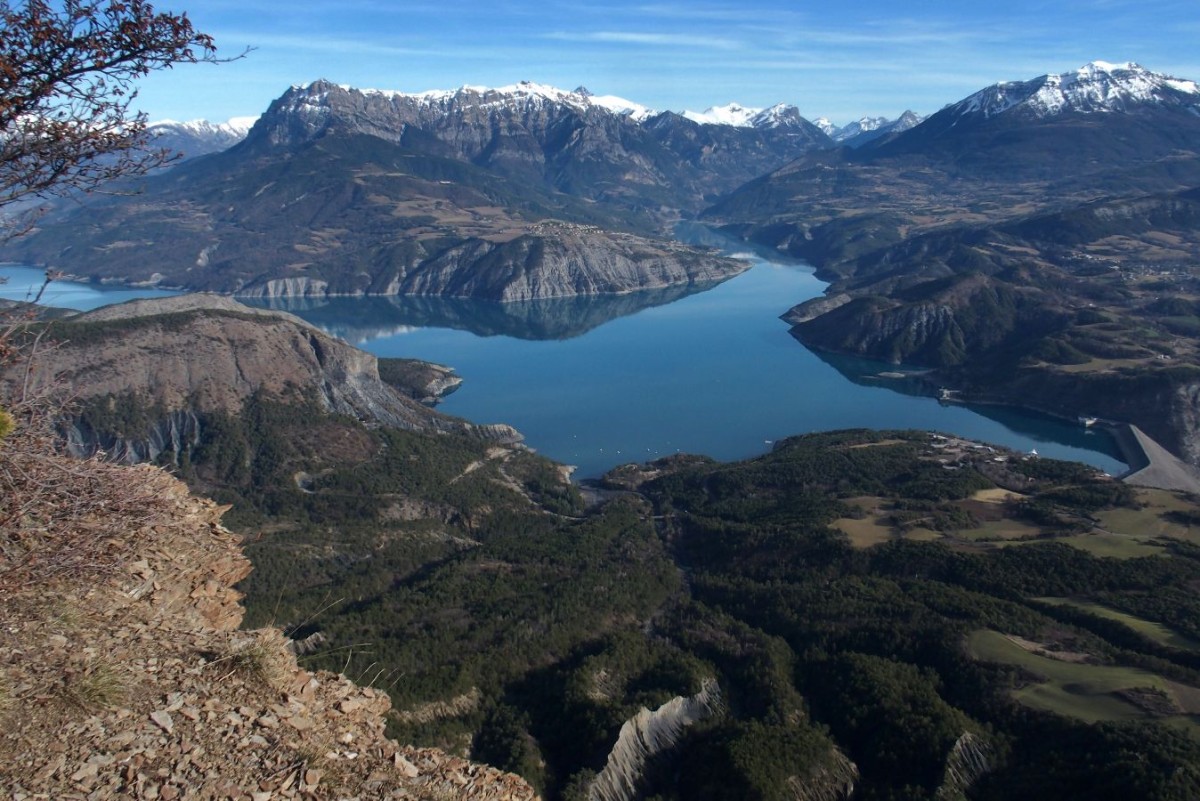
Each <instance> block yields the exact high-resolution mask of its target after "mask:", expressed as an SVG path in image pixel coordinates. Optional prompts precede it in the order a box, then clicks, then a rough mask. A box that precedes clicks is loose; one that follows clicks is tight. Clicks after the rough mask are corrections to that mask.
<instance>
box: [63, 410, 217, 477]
mask: <svg viewBox="0 0 1200 801" xmlns="http://www.w3.org/2000/svg"><path fill="white" fill-rule="evenodd" d="M62 429H63V433H64V434H65V436H66V448H67V452H68V453H70V454H71V455H72V456H75V457H78V458H85V457H88V456H91V455H93V454H95V453H104V454H105V456H106V457H107V458H108V459H109V460H111V461H114V462H117V463H119V464H141V463H143V462H151V463H158V462H159V457H162V456H163V455H164V454H166V455H168V458H169V459H170V460H171V462H172V463H175V462H176V461H177V458H178V455H179V454H180V453H182V452H183V451H184V449H185V448H194V447H196V446H197V445H199V444H200V436H201V423H200V417H199V416H198V415H197V414H196V413H195V412H194V411H191V410H190V409H179V410H177V411H173V412H168V413H167V414H166V415H165V416H164V417H162V418H160V419H158V420H155V421H154V422H152V423H150V425H149V426H148V427H146V428H145V429H143V430H142V431H140V432H138V436H136V437H135V436H124V437H122V436H118V435H117V434H116V433H115V432H113V431H97V430H95V429H94V428H93V427H92V426H90V425H88V424H87V422H85V421H84V420H81V419H75V420H72V421H69V422H67V423H65V424H64V425H63V426H62Z"/></svg>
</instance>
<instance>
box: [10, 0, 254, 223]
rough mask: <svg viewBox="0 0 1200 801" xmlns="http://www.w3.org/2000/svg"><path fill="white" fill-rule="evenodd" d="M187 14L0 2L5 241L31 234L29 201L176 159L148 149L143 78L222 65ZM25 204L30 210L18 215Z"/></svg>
mask: <svg viewBox="0 0 1200 801" xmlns="http://www.w3.org/2000/svg"><path fill="white" fill-rule="evenodd" d="M244 55H245V52H243V53H240V54H238V55H237V56H234V57H233V58H232V59H229V58H218V57H217V51H216V46H215V45H214V44H213V41H212V38H211V37H210V36H208V35H207V34H204V33H200V32H198V31H196V30H195V28H194V27H193V26H192V23H191V20H189V19H188V17H187V15H186V14H174V13H170V12H159V11H156V10H155V9H154V7H153V6H152V5H151V4H150V3H148V2H146V1H145V0H55V2H48V1H47V0H25V1H24V2H21V3H17V4H13V3H11V2H9V0H0V210H4V211H7V212H9V213H10V215H11V214H12V212H13V211H14V209H15V210H16V211H17V214H16V216H15V218H14V219H12V220H10V223H9V225H8V226H7V228H6V229H0V238H11V237H12V236H15V235H18V234H19V233H22V232H23V231H24V230H27V229H28V227H29V225H30V224H31V220H30V219H28V218H23V217H22V215H28V214H30V213H33V214H36V210H34V209H30V208H28V201H29V200H32V199H45V198H50V197H54V196H61V195H65V194H69V193H72V192H78V191H84V192H88V191H91V190H93V189H95V188H96V187H98V186H100V185H101V184H103V183H106V182H108V181H112V180H113V179H115V178H120V177H123V176H129V175H138V174H141V173H144V172H146V171H148V170H151V169H154V168H155V167H158V166H161V165H163V164H166V163H168V162H170V161H172V160H173V159H174V158H175V157H176V156H175V154H172V153H171V152H170V151H168V150H165V149H162V148H154V147H152V146H151V145H150V142H149V139H150V137H149V134H148V132H147V128H146V125H147V120H146V116H145V114H144V113H139V112H134V110H133V107H132V104H133V101H134V99H135V98H136V97H137V89H136V82H137V80H138V79H140V78H143V77H145V76H146V75H149V74H150V73H151V72H154V71H156V70H160V69H169V68H171V67H172V66H174V65H175V64H184V63H191V64H195V63H202V62H206V63H219V62H223V61H230V60H234V59H237V58H241V57H242V56H244ZM21 201H26V203H25V204H24V205H25V206H26V208H24V209H21V208H20V207H21V205H22V203H21Z"/></svg>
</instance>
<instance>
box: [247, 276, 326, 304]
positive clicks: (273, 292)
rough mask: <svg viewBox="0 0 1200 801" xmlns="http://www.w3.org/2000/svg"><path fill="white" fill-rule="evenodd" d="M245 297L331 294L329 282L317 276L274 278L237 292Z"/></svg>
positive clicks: (293, 296)
mask: <svg viewBox="0 0 1200 801" xmlns="http://www.w3.org/2000/svg"><path fill="white" fill-rule="evenodd" d="M234 294H236V295H237V296H238V297H243V298H266V299H268V300H273V299H276V298H312V297H317V298H322V297H325V296H327V295H328V294H329V282H328V281H321V280H320V279H316V278H272V279H271V280H269V281H264V282H263V283H261V284H259V285H258V286H254V287H250V288H248V289H243V290H240V291H238V292H236V293H234Z"/></svg>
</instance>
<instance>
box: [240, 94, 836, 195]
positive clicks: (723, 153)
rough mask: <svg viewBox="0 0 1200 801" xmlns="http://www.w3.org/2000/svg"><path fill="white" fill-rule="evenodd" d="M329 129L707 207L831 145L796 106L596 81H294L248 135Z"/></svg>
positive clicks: (594, 188)
mask: <svg viewBox="0 0 1200 801" xmlns="http://www.w3.org/2000/svg"><path fill="white" fill-rule="evenodd" d="M330 132H343V133H344V132H354V133H364V134H368V135H370V136H375V137H378V138H381V139H385V140H387V141H391V142H394V143H396V144H402V145H405V146H407V147H412V148H414V149H420V150H427V151H428V152H431V153H435V154H437V155H442V156H448V157H453V158H458V159H462V160H465V161H469V162H470V163H472V164H476V165H478V166H481V167H485V168H488V169H492V170H495V171H497V172H499V173H501V174H504V175H506V176H509V177H514V178H518V179H521V180H524V181H528V182H530V183H535V184H543V185H548V186H550V187H553V188H554V189H557V190H560V191H564V192H568V193H570V194H573V195H579V196H583V197H588V198H592V199H596V200H607V201H613V202H618V203H621V204H625V205H631V206H635V207H638V208H641V209H644V210H648V211H653V210H655V209H656V208H657V207H659V206H661V205H666V206H668V207H669V208H674V209H693V210H694V209H697V208H699V206H700V204H701V203H702V201H703V199H704V198H705V197H711V196H714V195H716V194H720V193H722V192H725V191H729V190H730V189H733V188H735V187H736V186H739V185H740V184H742V183H745V182H746V181H748V180H750V179H751V178H753V177H755V176H757V175H760V174H762V173H763V172H766V171H767V170H769V169H772V168H774V167H777V166H779V165H781V164H783V163H786V162H787V161H789V160H791V159H792V158H795V157H796V156H798V155H800V154H801V153H803V152H805V151H806V150H810V149H813V148H819V147H825V146H828V145H829V140H828V139H827V137H826V136H825V135H824V134H823V133H822V132H821V131H819V130H818V129H817V128H816V127H815V126H813V125H812V124H811V123H809V122H808V121H807V120H805V119H803V118H802V117H801V116H800V114H799V112H798V110H796V109H795V107H791V106H775V107H772V108H770V109H765V110H760V109H743V108H741V107H729V108H725V109H721V110H717V109H710V110H709V111H708V112H706V113H704V114H699V115H697V114H690V115H683V114H675V113H672V112H662V113H657V114H656V113H653V112H651V111H649V110H647V109H644V108H642V107H639V106H636V104H631V103H629V102H628V101H622V100H620V99H618V98H602V99H598V98H595V97H594V96H593V95H591V93H589V92H588V91H587V90H586V89H578V90H575V91H574V92H565V91H563V90H560V89H555V88H553V87H547V86H542V85H539V84H534V83H529V82H524V83H521V84H517V85H515V86H509V87H503V88H500V89H484V88H476V87H463V88H461V89H458V90H453V91H446V92H425V93H421V94H404V93H400V92H386V91H371V90H366V91H363V90H358V89H353V88H347V87H341V86H337V85H334V84H332V83H329V82H328V81H317V82H315V83H312V84H309V85H308V86H302V87H292V88H291V89H290V90H288V92H286V93H285V94H284V95H283V96H282V97H280V98H279V99H278V100H276V101H275V102H274V103H272V104H271V107H270V108H269V109H268V110H267V112H266V113H265V114H264V115H263V117H262V119H261V120H260V122H259V124H258V125H257V126H256V127H255V129H254V130H253V131H251V133H250V135H249V137H248V143H249V144H250V145H252V146H253V145H255V144H259V145H262V144H267V145H270V146H275V147H278V146H295V145H297V144H300V143H302V142H305V141H309V140H312V139H314V138H317V137H320V136H325V135H328V134H329V133H330Z"/></svg>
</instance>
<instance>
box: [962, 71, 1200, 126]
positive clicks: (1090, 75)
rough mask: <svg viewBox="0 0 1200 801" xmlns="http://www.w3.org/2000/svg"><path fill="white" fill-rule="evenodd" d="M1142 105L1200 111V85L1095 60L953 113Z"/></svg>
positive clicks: (1045, 112) (976, 99)
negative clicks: (1199, 109) (1192, 108)
mask: <svg viewBox="0 0 1200 801" xmlns="http://www.w3.org/2000/svg"><path fill="white" fill-rule="evenodd" d="M1142 105H1159V106H1177V107H1180V106H1182V107H1188V106H1190V107H1200V87H1197V85H1196V84H1195V83H1194V82H1193V81H1185V80H1180V79H1178V78H1172V77H1170V76H1168V75H1163V74H1161V73H1157V72H1151V71H1149V70H1147V69H1145V68H1144V67H1142V66H1140V65H1138V64H1134V63H1132V62H1128V63H1123V64H1113V63H1109V62H1105V61H1093V62H1090V63H1088V64H1085V65H1083V66H1082V67H1080V68H1079V69H1077V70H1074V71H1072V72H1064V73H1061V74H1057V75H1053V74H1052V75H1043V76H1041V77H1039V78H1034V79H1033V80H1031V81H1014V82H1005V83H998V84H995V85H993V86H989V87H987V88H986V89H983V90H981V91H979V92H976V93H975V94H973V95H971V96H970V97H968V98H966V99H965V100H962V101H960V102H959V103H956V104H954V105H953V106H951V109H953V110H955V111H956V112H957V113H958V114H960V115H982V116H983V117H985V118H987V117H994V116H996V115H997V114H1003V113H1005V112H1008V111H1009V110H1010V109H1018V108H1019V109H1021V110H1022V111H1023V112H1024V113H1026V114H1029V115H1032V116H1034V117H1035V118H1039V119H1040V118H1046V117H1051V116H1055V115H1058V114H1064V113H1067V112H1080V113H1119V112H1126V111H1129V110H1131V109H1133V108H1135V107H1137V106H1142Z"/></svg>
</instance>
